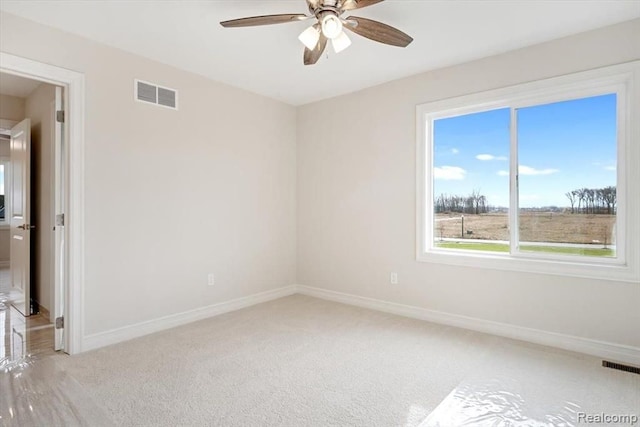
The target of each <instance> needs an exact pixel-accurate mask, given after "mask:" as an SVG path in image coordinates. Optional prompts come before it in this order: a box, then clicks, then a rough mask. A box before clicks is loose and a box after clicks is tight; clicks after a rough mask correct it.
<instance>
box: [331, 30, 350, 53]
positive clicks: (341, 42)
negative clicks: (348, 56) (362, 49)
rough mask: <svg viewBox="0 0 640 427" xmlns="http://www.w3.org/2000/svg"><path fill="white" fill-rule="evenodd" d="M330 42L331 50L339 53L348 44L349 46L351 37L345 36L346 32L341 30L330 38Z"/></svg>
mask: <svg viewBox="0 0 640 427" xmlns="http://www.w3.org/2000/svg"><path fill="white" fill-rule="evenodd" d="M331 44H332V45H333V50H334V51H335V52H336V53H340V52H342V51H343V50H345V49H346V48H348V47H349V46H351V39H350V38H349V37H348V36H347V34H346V33H345V32H344V31H342V32H340V34H339V35H338V37H336V38H334V39H332V40H331Z"/></svg>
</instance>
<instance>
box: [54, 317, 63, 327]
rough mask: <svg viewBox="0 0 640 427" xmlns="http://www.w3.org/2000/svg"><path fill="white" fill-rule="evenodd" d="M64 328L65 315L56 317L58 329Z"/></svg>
mask: <svg viewBox="0 0 640 427" xmlns="http://www.w3.org/2000/svg"><path fill="white" fill-rule="evenodd" d="M63 328H64V316H60V317H56V329H63Z"/></svg>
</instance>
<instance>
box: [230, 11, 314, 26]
mask: <svg viewBox="0 0 640 427" xmlns="http://www.w3.org/2000/svg"><path fill="white" fill-rule="evenodd" d="M308 18H309V16H307V15H303V14H300V13H295V14H283V15H265V16H251V17H248V18H240V19H231V20H229V21H222V22H221V23H220V25H222V26H223V27H225V28H235V27H254V26H257V25H272V24H285V23H287V22H297V21H304V20H305V19H308Z"/></svg>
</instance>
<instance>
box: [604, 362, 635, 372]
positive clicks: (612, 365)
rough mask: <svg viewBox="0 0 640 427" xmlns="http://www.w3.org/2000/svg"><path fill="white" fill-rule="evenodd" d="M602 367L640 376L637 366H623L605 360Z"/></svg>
mask: <svg viewBox="0 0 640 427" xmlns="http://www.w3.org/2000/svg"><path fill="white" fill-rule="evenodd" d="M602 366H604V367H605V368H611V369H617V370H619V371H624V372H631V373H632V374H638V375H640V368H638V367H637V366H629V365H623V364H622V363H615V362H609V361H608V360H603V361H602Z"/></svg>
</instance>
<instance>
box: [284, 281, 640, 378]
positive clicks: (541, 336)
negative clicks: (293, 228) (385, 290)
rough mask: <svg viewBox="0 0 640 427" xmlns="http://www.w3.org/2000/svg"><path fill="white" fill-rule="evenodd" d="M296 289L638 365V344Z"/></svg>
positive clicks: (339, 300) (364, 305)
mask: <svg viewBox="0 0 640 427" xmlns="http://www.w3.org/2000/svg"><path fill="white" fill-rule="evenodd" d="M296 290H297V293H299V294H303V295H308V296H312V297H316V298H321V299H325V300H329V301H336V302H340V303H343V304H349V305H355V306H358V307H364V308H369V309H372V310H378V311H383V312H386V313H392V314H397V315H399V316H404V317H411V318H414V319H420V320H426V321H429V322H433V323H439V324H443V325H449V326H455V327H458V328H463V329H470V330H473V331H477V332H483V333H487V334H492V335H498V336H501V337H506V338H512V339H516V340H520V341H527V342H531V343H534V344H540V345H546V346H550V347H556V348H561V349H564V350H570V351H575V352H578V353H585V354H589V355H592V356H597V357H601V358H604V359H607V360H612V361H617V362H622V363H630V364H633V365H640V348H637V347H631V346H625V345H620V344H614V343H610V342H605V341H597V340H592V339H587V338H580V337H576V336H572V335H565V334H559V333H555V332H547V331H542V330H539V329H531V328H525V327H522V326H516V325H509V324H506V323H500V322H494V321H491V320H484V319H477V318H473V317H467V316H461V315H458V314H450V313H444V312H441V311H434V310H428V309H426V308H421V307H416V306H410V305H404V304H398V303H393V302H388V301H382V300H378V299H373V298H366V297H361V296H357V295H351V294H345V293H342V292H336V291H330V290H327V289H320V288H314V287H310V286H304V285H297V286H296Z"/></svg>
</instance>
